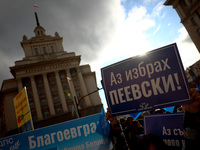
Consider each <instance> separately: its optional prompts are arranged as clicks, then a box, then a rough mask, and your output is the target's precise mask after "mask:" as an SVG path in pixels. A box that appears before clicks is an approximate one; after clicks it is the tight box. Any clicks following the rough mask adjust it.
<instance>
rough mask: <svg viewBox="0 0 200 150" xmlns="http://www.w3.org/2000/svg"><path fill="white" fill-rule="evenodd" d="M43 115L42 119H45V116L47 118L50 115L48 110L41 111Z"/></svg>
mask: <svg viewBox="0 0 200 150" xmlns="http://www.w3.org/2000/svg"><path fill="white" fill-rule="evenodd" d="M43 115H44V119H47V118H49V117H50V115H49V112H48V111H45V112H44V113H43Z"/></svg>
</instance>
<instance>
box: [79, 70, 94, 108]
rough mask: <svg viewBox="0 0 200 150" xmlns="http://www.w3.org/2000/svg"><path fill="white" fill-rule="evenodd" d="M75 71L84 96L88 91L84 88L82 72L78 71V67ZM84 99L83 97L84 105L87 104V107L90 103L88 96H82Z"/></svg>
mask: <svg viewBox="0 0 200 150" xmlns="http://www.w3.org/2000/svg"><path fill="white" fill-rule="evenodd" d="M77 73H78V79H79V82H80V86H81V90H82V92H83V96H85V95H87V94H88V92H87V88H86V86H85V82H84V79H83V76H82V73H81V71H80V69H79V68H78V69H77ZM84 99H85V103H86V106H87V107H88V106H91V105H92V103H91V100H90V97H89V96H86V97H84Z"/></svg>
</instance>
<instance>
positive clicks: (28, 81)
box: [22, 77, 31, 87]
mask: <svg viewBox="0 0 200 150" xmlns="http://www.w3.org/2000/svg"><path fill="white" fill-rule="evenodd" d="M22 84H23V86H26V87H30V86H31V82H30V79H29V78H28V77H27V78H23V79H22Z"/></svg>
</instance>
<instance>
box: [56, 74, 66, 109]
mask: <svg viewBox="0 0 200 150" xmlns="http://www.w3.org/2000/svg"><path fill="white" fill-rule="evenodd" d="M55 76H56V83H57V87H58V94H59V97H60V101H61V103H62V109H63V112H68V107H67V103H66V100H65V95H64V92H63V87H62V84H61V81H60V76H59V73H58V72H55Z"/></svg>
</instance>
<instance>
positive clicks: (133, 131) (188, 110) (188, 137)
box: [106, 88, 200, 150]
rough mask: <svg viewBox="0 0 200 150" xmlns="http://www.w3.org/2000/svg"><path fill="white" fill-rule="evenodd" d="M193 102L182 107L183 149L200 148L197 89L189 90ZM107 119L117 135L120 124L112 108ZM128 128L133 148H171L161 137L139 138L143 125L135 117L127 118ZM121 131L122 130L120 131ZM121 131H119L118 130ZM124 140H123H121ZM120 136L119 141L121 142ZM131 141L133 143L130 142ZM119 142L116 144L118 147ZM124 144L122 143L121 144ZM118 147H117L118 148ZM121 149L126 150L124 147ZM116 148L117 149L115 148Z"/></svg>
mask: <svg viewBox="0 0 200 150" xmlns="http://www.w3.org/2000/svg"><path fill="white" fill-rule="evenodd" d="M189 95H190V99H191V100H192V102H191V103H189V104H186V105H185V106H184V107H183V108H182V109H183V110H184V112H185V114H184V123H183V127H184V137H185V144H184V145H183V150H199V149H200V93H199V91H198V90H197V89H194V88H192V89H190V91H189ZM106 119H107V120H109V121H110V124H111V127H112V130H111V133H112V134H113V135H115V134H116V133H117V132H116V131H119V129H120V128H118V130H116V129H117V128H115V126H116V124H119V122H118V121H117V118H116V117H113V116H112V114H111V112H110V110H109V109H108V110H107V113H106ZM127 121H128V122H127V127H126V128H127V129H125V131H126V132H127V133H128V136H126V137H128V139H127V140H128V144H129V148H130V149H131V150H132V149H134V150H169V147H168V146H167V145H166V144H165V143H164V142H163V140H162V139H160V137H158V136H156V135H153V134H149V135H143V136H141V137H139V138H138V135H141V134H142V128H141V126H140V125H139V124H138V123H136V122H135V120H133V119H131V118H130V119H129V120H128V119H127ZM120 132H121V131H120ZM118 133H119V132H118ZM121 141H123V140H121ZM121 141H120V138H118V140H117V142H118V143H120V142H121ZM117 142H116V143H117ZM130 143H131V144H130ZM117 145H118V144H115V146H116V147H117ZM119 145H122V144H119ZM116 149H117V148H116ZM119 149H121V150H124V149H123V147H119ZM114 150H115V149H114Z"/></svg>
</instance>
